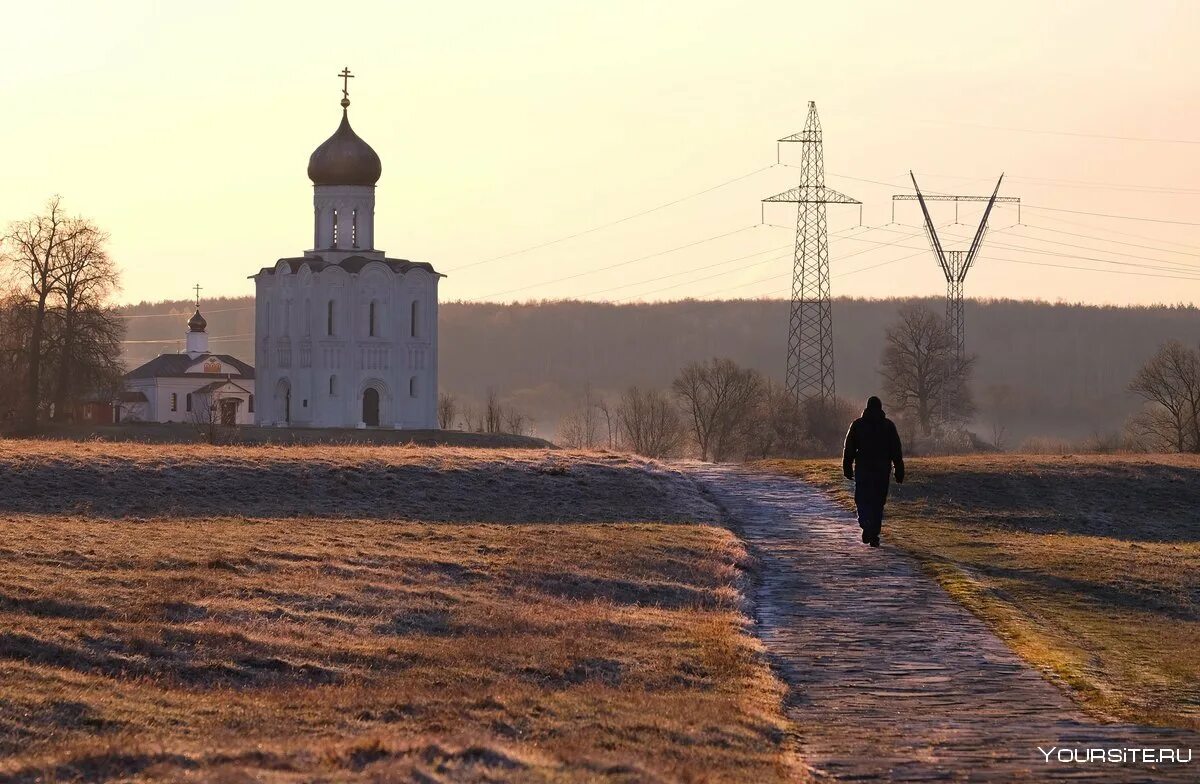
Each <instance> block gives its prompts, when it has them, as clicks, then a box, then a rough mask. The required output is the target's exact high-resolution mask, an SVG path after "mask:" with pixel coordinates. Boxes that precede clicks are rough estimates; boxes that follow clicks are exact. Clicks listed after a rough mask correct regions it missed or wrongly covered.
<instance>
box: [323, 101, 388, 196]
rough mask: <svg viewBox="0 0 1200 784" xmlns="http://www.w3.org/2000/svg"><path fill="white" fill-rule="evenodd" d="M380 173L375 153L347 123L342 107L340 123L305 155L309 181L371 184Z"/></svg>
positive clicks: (380, 165)
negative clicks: (309, 153) (331, 133)
mask: <svg viewBox="0 0 1200 784" xmlns="http://www.w3.org/2000/svg"><path fill="white" fill-rule="evenodd" d="M381 174H383V164H382V163H381V162H380V161H379V156H378V155H377V154H376V153H375V151H374V150H372V149H371V145H369V144H367V143H366V142H364V141H363V140H362V139H361V138H359V136H358V134H357V133H355V132H354V129H353V128H351V127H350V118H349V117H348V116H347V115H346V110H345V109H343V110H342V124H341V125H339V126H338V129H337V130H336V131H334V134H333V136H330V137H329V138H328V139H326V140H325V141H324V143H322V144H321V146H320V147H318V148H317V149H316V150H314V151H313V154H312V156H310V157H309V159H308V178H309V179H310V180H312V181H313V185H374V184H375V183H376V182H378V181H379V177H380V175H381Z"/></svg>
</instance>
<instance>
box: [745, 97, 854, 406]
mask: <svg viewBox="0 0 1200 784" xmlns="http://www.w3.org/2000/svg"><path fill="white" fill-rule="evenodd" d="M779 142H780V143H782V142H799V143H800V144H802V145H803V147H802V148H801V156H800V185H799V186H798V187H796V188H792V189H791V190H788V191H784V192H783V193H779V194H776V195H774V196H772V197H771V198H769V199H763V201H764V202H792V203H795V204H797V205H799V206H798V207H797V210H796V252H795V256H794V260H793V264H792V309H791V314H790V316H789V319H788V356H787V392H788V394H789V395H791V396H792V397H793V398H795V399H796V400H800V401H807V400H812V399H818V400H820V401H821V402H822V403H826V402H828V401H830V400H832V399H833V395H834V379H833V312H832V308H831V305H830V298H829V237H828V231H827V228H826V223H825V205H826V204H859V205H861V204H862V202H860V201H858V200H856V199H852V198H850V197H849V196H847V195H846V194H844V193H839V192H837V191H835V190H831V189H829V188H826V187H825V154H824V151H823V148H822V142H821V121H820V119H819V118H818V117H817V104H816V102H815V101H809V102H808V120H807V121H806V122H805V123H804V130H803V131H801V132H800V133H795V134H792V135H791V136H787V137H785V138H783V139H780V140H779Z"/></svg>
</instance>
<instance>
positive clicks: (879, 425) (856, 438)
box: [842, 396, 904, 547]
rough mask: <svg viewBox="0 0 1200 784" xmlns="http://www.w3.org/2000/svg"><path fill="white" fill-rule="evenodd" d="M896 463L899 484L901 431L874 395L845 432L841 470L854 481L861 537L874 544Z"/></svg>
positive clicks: (901, 474) (901, 479)
mask: <svg viewBox="0 0 1200 784" xmlns="http://www.w3.org/2000/svg"><path fill="white" fill-rule="evenodd" d="M893 465H894V466H895V467H896V484H902V483H903V482H904V455H903V454H902V452H901V449H900V434H899V433H897V432H896V425H895V424H893V422H892V420H890V419H888V418H887V417H886V416H884V414H883V401H881V400H880V399H879V398H877V397H875V396H871V397H870V398H868V399H867V408H866V410H865V411H863V414H862V416H861V417H859V418H858V419H856V420H854V422H853V424H851V425H850V430H849V431H848V432H847V433H846V449H845V451H844V452H843V453H842V473H843V474H845V475H846V478H847V479H850V480H853V482H854V505H855V507H857V508H858V524H859V525H860V526H861V527H862V540H863V542H864V543H865V544H869V545H871V546H872V547H878V546H879V529H880V528H881V527H882V526H883V505H884V504H885V503H887V495H888V483H889V481H890V480H891V473H892V466H893Z"/></svg>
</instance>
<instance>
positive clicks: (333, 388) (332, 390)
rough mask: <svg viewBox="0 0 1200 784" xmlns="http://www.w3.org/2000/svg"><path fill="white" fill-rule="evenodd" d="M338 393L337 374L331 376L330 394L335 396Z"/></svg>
mask: <svg viewBox="0 0 1200 784" xmlns="http://www.w3.org/2000/svg"><path fill="white" fill-rule="evenodd" d="M336 394H337V376H330V377H329V396H330V397H333V396H334V395H336Z"/></svg>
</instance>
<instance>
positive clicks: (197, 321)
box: [188, 308, 208, 332]
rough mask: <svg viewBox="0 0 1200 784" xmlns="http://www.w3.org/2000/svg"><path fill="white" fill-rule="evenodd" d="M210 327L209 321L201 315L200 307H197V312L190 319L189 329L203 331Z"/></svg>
mask: <svg viewBox="0 0 1200 784" xmlns="http://www.w3.org/2000/svg"><path fill="white" fill-rule="evenodd" d="M207 328H208V322H207V321H205V320H204V316H201V315H200V308H196V312H195V313H193V314H192V317H191V318H190V319H188V329H190V330H191V331H192V332H203V331H204V330H205V329H207Z"/></svg>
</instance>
